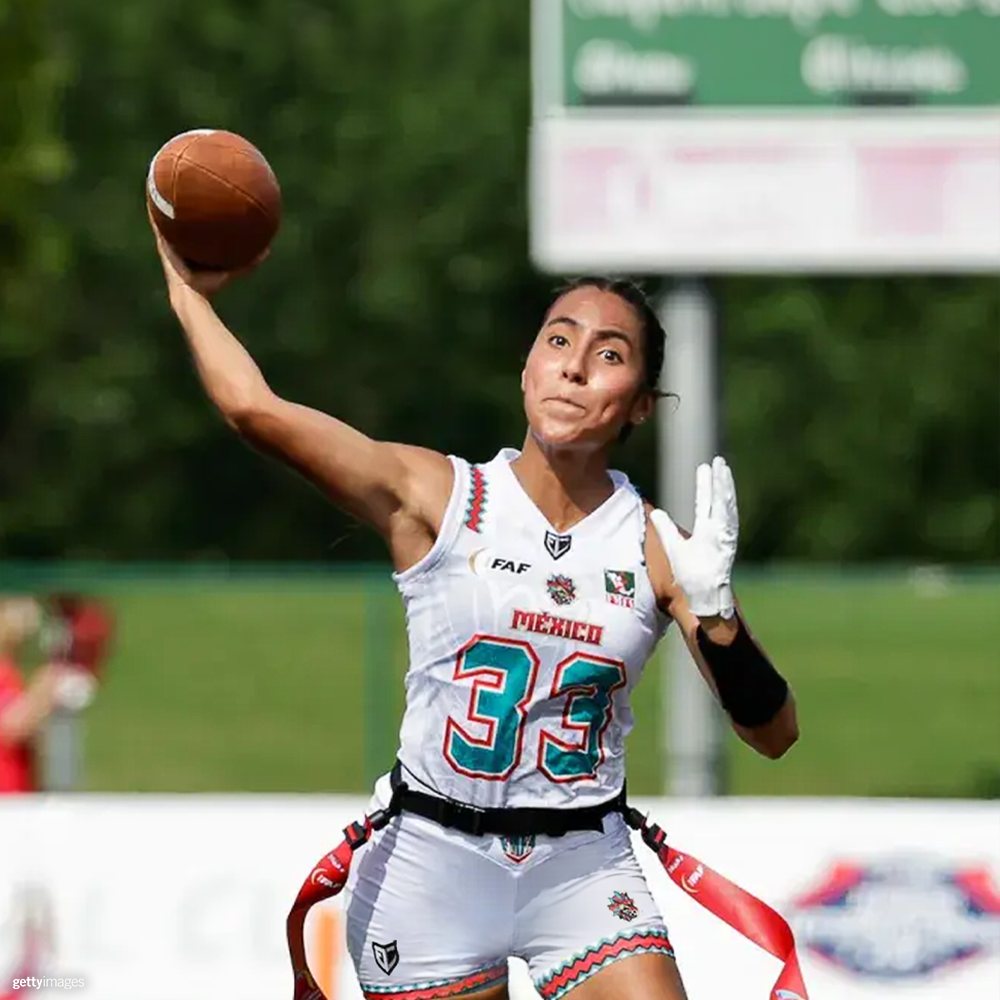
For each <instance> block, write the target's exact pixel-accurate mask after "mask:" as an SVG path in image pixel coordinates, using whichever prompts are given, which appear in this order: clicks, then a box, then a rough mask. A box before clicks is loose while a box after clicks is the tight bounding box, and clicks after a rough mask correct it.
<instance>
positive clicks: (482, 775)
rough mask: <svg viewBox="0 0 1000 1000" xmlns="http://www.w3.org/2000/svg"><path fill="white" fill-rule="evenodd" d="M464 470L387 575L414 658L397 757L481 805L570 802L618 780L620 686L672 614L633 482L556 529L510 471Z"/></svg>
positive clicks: (630, 683)
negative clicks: (428, 545)
mask: <svg viewBox="0 0 1000 1000" xmlns="http://www.w3.org/2000/svg"><path fill="white" fill-rule="evenodd" d="M517 455H518V452H517V451H515V450H513V449H505V450H503V451H501V452H500V453H499V454H498V455H497V457H496V458H495V459H493V461H492V462H489V463H487V464H485V465H477V466H470V465H469V463H467V462H466V461H464V460H463V459H459V458H454V457H452V458H451V462H452V465H453V466H454V470H455V484H454V487H453V490H452V495H451V498H450V501H449V503H448V508H447V511H446V513H445V517H444V521H443V522H442V525H441V531H440V533H439V536H438V539H437V541H436V543H435V545H434V547H433V548H432V549H431V551H430V552H429V553H428V554H427V555H426V556H425V557H424V558H423V559H422V560H421V561H420V562H419V563H417V564H416V565H415V566H412V567H411V568H410V569H408V570H406V571H405V572H403V573H397V574H395V576H394V579H395V581H396V583H397V586H398V587H399V590H400V593H401V594H402V596H403V602H404V605H405V607H406V624H407V632H408V637H409V646H410V666H409V671H408V673H407V676H406V712H405V715H404V717H403V724H402V732H401V737H400V741H401V749H400V753H399V759H400V761H401V762H402V764H403V766H404V768H405V770H406V771H407V772H409V773H408V775H407V780H408V781H409V783H410V784H411V786H412V787H415V788H420V787H421V786H423V787H424V788H425V789H429V790H431V791H432V792H435V793H437V794H439V795H442V796H445V797H447V798H451V799H457V800H458V801H461V802H465V803H468V804H470V805H474V806H479V807H481V808H492V807H508V808H521V807H531V806H534V807H547V808H560V807H577V806H584V805H593V804H595V803H598V802H603V801H605V800H607V799H610V798H612V797H613V796H614V795H615V794H616V793H617V792H618V791H619V790H620V789H621V787H622V784H623V782H624V780H625V760H624V752H625V747H624V739H625V736H626V735H627V734H628V732H629V730H630V729H631V728H632V713H631V710H630V708H629V698H630V695H631V692H632V688H633V687H634V686H635V684H636V683H637V682H638V680H639V678H640V676H641V674H642V669H643V666H644V665H645V662H646V660H647V659H648V657H649V655H650V653H651V652H652V650H653V647H654V646H655V645H656V642H657V640H658V639H659V638H660V636H661V635H662V633H663V630H664V628H665V626H666V623H667V621H668V619H666V617H665V616H664V615H663V614H662V613H661V612H660V611H659V609H658V608H657V606H656V599H655V597H654V594H653V590H652V586H651V584H650V582H649V577H648V575H647V572H646V564H645V558H644V552H643V545H644V540H645V526H646V516H645V511H644V508H643V503H642V499H641V497H640V496H639V494H638V493H637V492H636V490H635V489H634V488H633V487H632V486H631V484H630V483H629V481H628V479H627V478H626V477H625V476H624V475H622V474H621V473H618V472H613V473H611V475H612V478H613V481H614V485H615V492H614V494H613V495H612V496H611V497H610V498H609V499H608V500H606V501H605V502H604V503H603V504H602V505H601V506H600V507H599V508H598V509H597V510H595V511H594V512H593V513H591V514H589V515H588V516H587V517H586V518H584V519H583V520H582V521H580V522H579V523H578V524H576V525H574V527H573V528H572V529H571V530H570V531H568V532H566V533H565V534H562V535H560V534H558V533H556V532H555V531H553V530H552V527H551V525H550V524H549V523H548V521H547V520H546V519H545V517H544V516H543V515H542V513H541V511H540V510H539V509H538V508H537V507H536V506H535V504H534V503H533V502H532V501H531V499H530V498H529V497H528V495H527V494H526V493H525V492H524V490H523V489H522V488H521V485H520V483H519V482H518V481H517V479H516V477H515V476H514V473H513V470H512V469H511V468H510V462H511V461H512V460H513V459H514V458H516V457H517Z"/></svg>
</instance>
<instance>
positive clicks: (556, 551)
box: [545, 531, 573, 559]
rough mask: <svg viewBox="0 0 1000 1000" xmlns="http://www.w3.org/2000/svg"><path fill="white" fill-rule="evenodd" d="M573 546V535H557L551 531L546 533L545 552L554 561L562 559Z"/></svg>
mask: <svg viewBox="0 0 1000 1000" xmlns="http://www.w3.org/2000/svg"><path fill="white" fill-rule="evenodd" d="M572 544H573V536H572V535H557V534H555V533H553V532H551V531H546V532H545V551H546V552H548V554H549V555H550V556H552V558H553V559H562V557H563V556H564V555H566V553H567V552H569V547H570V546H571V545H572Z"/></svg>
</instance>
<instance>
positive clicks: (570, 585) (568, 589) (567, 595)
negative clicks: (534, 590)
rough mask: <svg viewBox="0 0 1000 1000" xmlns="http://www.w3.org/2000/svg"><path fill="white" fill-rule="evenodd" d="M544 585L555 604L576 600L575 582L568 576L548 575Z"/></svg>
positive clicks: (569, 602)
mask: <svg viewBox="0 0 1000 1000" xmlns="http://www.w3.org/2000/svg"><path fill="white" fill-rule="evenodd" d="M545 586H546V587H547V588H548V591H549V597H551V598H552V600H553V601H555V603H556V604H560V605H566V604H572V603H573V601H575V600H576V584H575V583H574V582H573V581H572V580H571V579H570V578H569V577H568V576H550V577H549V578H548V579H547V580H546V581H545Z"/></svg>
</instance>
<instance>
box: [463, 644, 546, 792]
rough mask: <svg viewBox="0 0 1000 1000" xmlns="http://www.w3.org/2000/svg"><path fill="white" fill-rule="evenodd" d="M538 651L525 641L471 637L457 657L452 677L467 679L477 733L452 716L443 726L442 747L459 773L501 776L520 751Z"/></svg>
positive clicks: (507, 771)
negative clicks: (472, 640)
mask: <svg viewBox="0 0 1000 1000" xmlns="http://www.w3.org/2000/svg"><path fill="white" fill-rule="evenodd" d="M537 671H538V656H537V655H536V653H535V651H534V650H533V649H532V648H531V646H530V645H529V644H528V643H526V642H519V641H517V640H514V639H486V638H483V639H476V640H475V641H474V642H472V643H470V644H469V645H468V646H467V647H466V648H465V650H464V651H463V653H462V654H461V655H460V656H459V658H458V666H457V667H456V668H455V680H465V679H470V680H472V694H471V696H470V701H469V715H468V718H469V720H470V721H471V722H473V723H476V724H477V726H476V730H477V731H481V732H483V733H484V735H482V736H476V735H473V734H471V733H469V732H467V731H466V730H465V729H463V728H462V727H461V726H459V724H458V723H457V722H456V721H455V720H454V719H452V718H449V719H448V722H447V725H446V727H445V741H444V753H445V757H447V759H448V761H449V762H450V763H451V765H452V767H454V768H455V769H456V770H457V771H459V772H460V773H461V774H468V775H471V776H474V777H477V778H489V779H493V780H497V781H501V780H503V779H504V778H506V777H508V776H509V775H510V773H511V771H513V770H514V768H515V767H516V766H517V763H518V760H519V759H520V756H521V743H522V741H523V736H524V720H525V717H526V715H527V705H528V701H529V699H530V698H531V692H532V689H533V688H534V686H535V675H536V673H537Z"/></svg>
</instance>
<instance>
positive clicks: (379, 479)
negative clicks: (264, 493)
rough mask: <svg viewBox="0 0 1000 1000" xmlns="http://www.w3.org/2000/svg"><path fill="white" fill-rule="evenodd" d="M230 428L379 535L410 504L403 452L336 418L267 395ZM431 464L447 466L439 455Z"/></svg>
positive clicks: (407, 466)
mask: <svg viewBox="0 0 1000 1000" xmlns="http://www.w3.org/2000/svg"><path fill="white" fill-rule="evenodd" d="M233 423H234V426H235V429H236V430H237V431H238V433H239V434H240V436H241V437H242V438H243V439H244V440H246V441H247V442H248V443H249V444H251V445H252V446H253V447H254V448H256V449H257V450H259V451H261V452H264V453H265V454H268V455H271V456H273V457H275V458H278V459H280V460H281V461H282V462H284V463H285V464H286V465H288V466H290V467H291V468H293V469H295V470H296V471H297V472H299V473H300V474H301V475H303V476H304V477H305V478H306V479H308V480H309V481H310V482H311V483H313V484H314V485H315V486H316V487H318V488H319V489H320V490H321V491H322V492H323V493H324V494H325V495H326V496H327V497H328V498H329V499H330V500H331V501H332V502H333V503H334V504H336V506H338V507H339V508H341V510H343V511H345V512H346V513H348V514H351V515H352V516H354V517H357V518H359V519H360V520H362V521H365V522H367V523H368V524H370V525H372V527H374V528H375V529H376V530H377V531H379V532H380V533H382V534H383V535H384V534H387V533H388V531H389V526H390V524H391V522H392V519H393V517H394V516H395V515H396V514H397V513H398V512H399V511H400V510H401V509H404V508H406V507H409V506H411V505H412V504H413V503H414V500H415V498H414V497H413V496H412V495H411V494H412V493H413V489H412V486H413V482H414V476H413V474H412V473H413V468H412V465H413V463H412V461H411V460H409V459H408V456H407V452H406V450H404V449H403V448H402V447H401V446H399V445H395V444H389V443H386V442H383V441H376V440H374V439H373V438H370V437H368V435H366V434H363V433H362V432H361V431H359V430H357V429H356V428H354V427H351V426H350V425H349V424H346V423H344V422H343V421H342V420H338V419H337V418H336V417H331V416H330V415H329V414H326V413H322V412H321V411H319V410H314V409H312V408H310V407H308V406H303V405H301V404H299V403H292V402H289V401H288V400H285V399H282V398H281V397H279V396H274V395H272V396H270V397H269V398H268V399H267V400H266V401H264V402H263V403H262V404H261V405H260V406H258V407H255V408H254V410H253V411H252V412H249V413H246V414H242V415H241V416H240V417H239V418H238V419H237V420H235V421H233ZM428 454H431V455H433V454H434V453H428ZM437 458H438V459H440V461H441V462H443V463H445V464H446V465H447V464H448V463H447V459H446V458H444V456H443V455H439V456H437Z"/></svg>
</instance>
